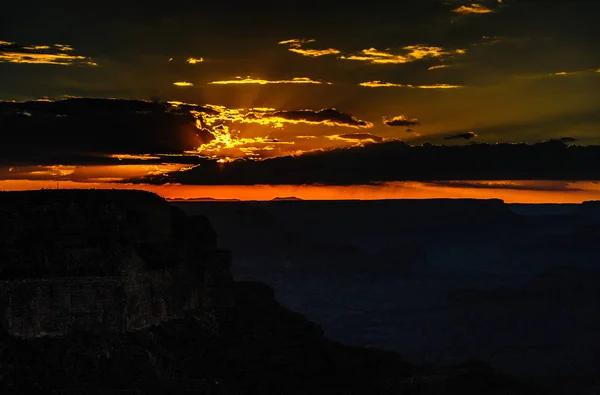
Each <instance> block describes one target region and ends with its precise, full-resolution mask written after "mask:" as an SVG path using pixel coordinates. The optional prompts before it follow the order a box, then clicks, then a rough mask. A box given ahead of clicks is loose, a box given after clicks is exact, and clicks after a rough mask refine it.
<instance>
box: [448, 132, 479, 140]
mask: <svg viewBox="0 0 600 395" xmlns="http://www.w3.org/2000/svg"><path fill="white" fill-rule="evenodd" d="M475 137H477V133H475V132H466V133H459V134H453V135H452V136H447V137H444V140H459V139H464V140H471V139H474V138H475Z"/></svg>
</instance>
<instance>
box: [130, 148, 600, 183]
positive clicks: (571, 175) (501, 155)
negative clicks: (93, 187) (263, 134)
mask: <svg viewBox="0 0 600 395" xmlns="http://www.w3.org/2000/svg"><path fill="white" fill-rule="evenodd" d="M507 158H510V160H507ZM598 158H600V147H599V146H567V145H566V144H561V143H556V142H551V143H536V144H504V143H501V144H471V145H458V146H444V145H432V144H425V145H423V146H411V145H409V144H406V143H404V142H401V141H397V140H392V141H384V142H381V143H378V144H363V145H362V146H357V147H352V148H338V149H333V150H329V151H324V152H314V153H306V154H304V155H300V156H296V157H292V156H287V157H277V158H271V159H266V160H262V161H236V162H232V163H228V164H227V166H225V167H222V168H218V167H217V166H214V167H212V166H210V165H209V166H206V165H205V166H199V167H196V168H194V169H192V170H189V171H185V172H177V173H174V174H172V175H170V176H168V177H166V178H165V177H163V178H160V179H159V178H155V179H153V178H152V177H151V178H146V179H144V180H143V181H144V182H150V183H155V182H156V183H163V182H167V181H168V182H172V183H183V184H203V185H223V184H230V185H234V184H243V185H258V184H261V185H264V184H288V185H289V184H294V185H303V184H329V185H353V184H354V185H356V184H363V185H364V184H377V185H378V183H381V182H390V181H433V180H436V181H450V180H485V181H491V180H531V179H545V180H598V179H600V160H599V159H598ZM141 181H142V180H140V182H141Z"/></svg>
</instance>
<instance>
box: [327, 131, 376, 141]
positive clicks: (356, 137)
mask: <svg viewBox="0 0 600 395" xmlns="http://www.w3.org/2000/svg"><path fill="white" fill-rule="evenodd" d="M325 137H327V139H329V140H341V141H348V142H358V143H364V142H369V141H370V142H373V143H380V142H382V141H383V138H382V137H379V136H375V135H373V134H370V133H346V134H334V135H331V136H325Z"/></svg>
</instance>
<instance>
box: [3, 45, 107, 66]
mask: <svg viewBox="0 0 600 395" xmlns="http://www.w3.org/2000/svg"><path fill="white" fill-rule="evenodd" d="M72 51H73V47H71V46H69V45H65V44H54V45H19V44H16V43H14V42H9V41H0V63H28V64H49V65H58V66H74V65H77V66H97V65H98V64H97V63H96V62H94V61H92V59H91V58H89V57H86V56H76V55H70V54H69V53H68V52H72Z"/></svg>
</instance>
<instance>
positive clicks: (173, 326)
mask: <svg viewBox="0 0 600 395" xmlns="http://www.w3.org/2000/svg"><path fill="white" fill-rule="evenodd" d="M0 223H2V241H1V243H2V244H1V245H0V251H1V252H2V257H1V258H0V268H1V269H2V271H1V272H0V277H1V280H0V312H1V315H2V318H1V323H2V325H1V329H2V330H1V332H0V392H2V393H6V394H9V393H36V392H37V393H47V392H55V393H85V394H105V393H120V394H122V393H160V394H169V393H173V394H180V393H185V392H193V393H200V394H203V393H206V394H208V393H210V394H213V395H215V394H321V393H322V394H361V395H363V394H398V393H411V394H436V393H445V394H446V393H450V394H459V393H460V394H480V393H486V394H509V393H510V394H525V393H531V389H529V388H527V387H524V386H522V385H520V384H518V383H515V382H513V381H511V380H509V379H507V378H506V377H503V376H499V375H497V374H495V373H494V372H493V371H491V370H490V369H489V368H488V367H487V366H485V365H481V364H474V365H465V366H457V367H453V368H446V369H434V370H430V371H425V370H423V369H416V368H414V367H412V366H410V365H409V364H407V363H405V362H404V361H403V360H402V359H401V358H400V356H398V355H397V354H395V353H392V352H385V351H379V350H372V349H363V348H356V347H349V346H345V345H342V344H339V343H336V342H331V341H328V340H327V339H325V338H324V336H323V334H322V332H321V329H320V328H319V327H318V326H316V325H315V324H313V323H311V322H309V321H307V320H306V319H305V318H304V317H303V316H302V315H300V314H297V313H293V312H291V311H289V310H286V309H284V308H283V307H282V306H280V305H279V304H278V303H277V302H276V300H275V298H274V294H273V291H272V290H271V289H270V288H269V287H267V286H266V285H263V284H261V283H254V282H237V283H236V282H234V281H232V279H231V274H230V272H229V264H230V255H229V253H228V252H227V251H222V250H218V249H216V236H215V232H214V230H213V229H212V227H211V225H210V223H209V222H208V220H206V218H203V217H188V216H186V215H184V214H183V213H182V212H181V211H180V210H179V209H177V208H170V207H169V206H168V205H167V204H166V202H164V201H163V200H162V199H160V198H158V197H157V196H156V195H153V194H149V193H145V192H138V191H133V192H131V191H127V192H124V191H41V192H24V193H2V194H0Z"/></svg>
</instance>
